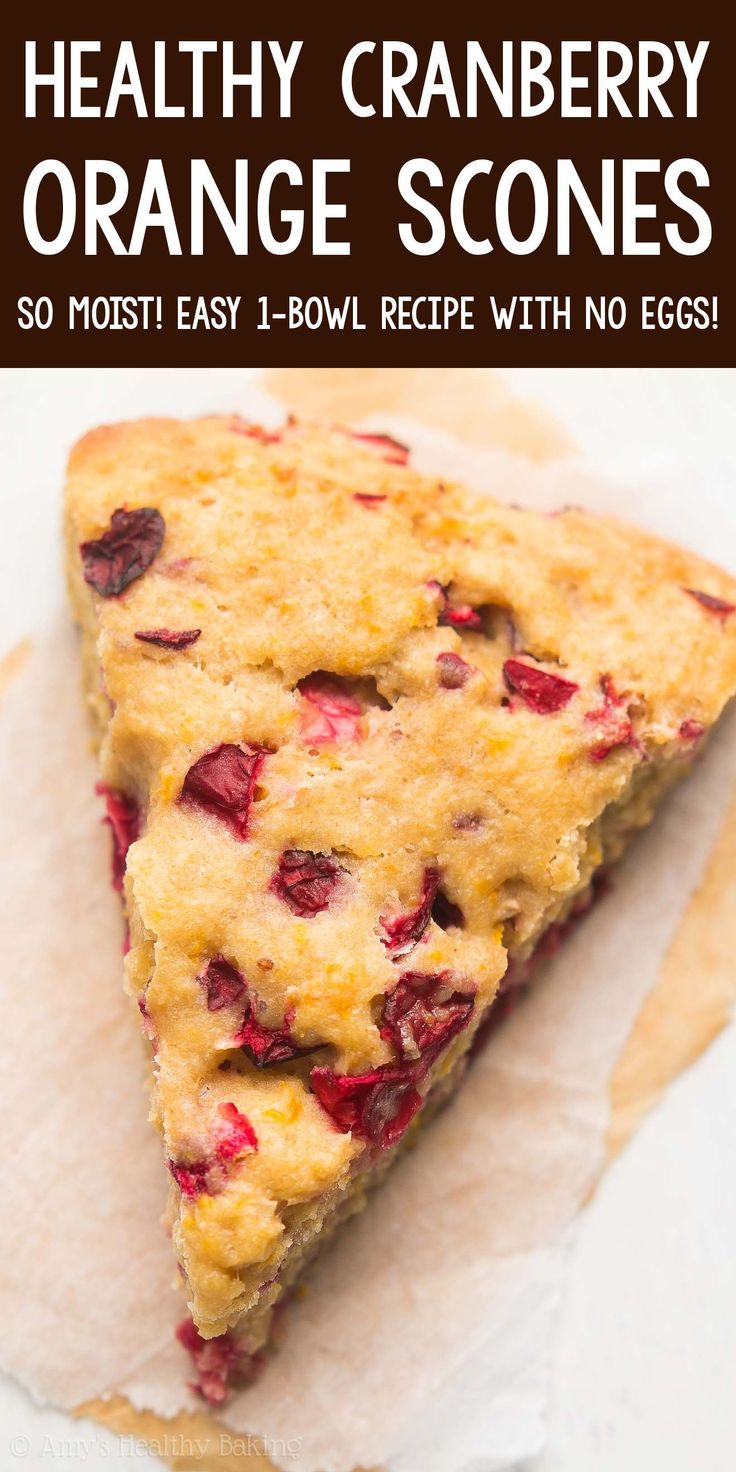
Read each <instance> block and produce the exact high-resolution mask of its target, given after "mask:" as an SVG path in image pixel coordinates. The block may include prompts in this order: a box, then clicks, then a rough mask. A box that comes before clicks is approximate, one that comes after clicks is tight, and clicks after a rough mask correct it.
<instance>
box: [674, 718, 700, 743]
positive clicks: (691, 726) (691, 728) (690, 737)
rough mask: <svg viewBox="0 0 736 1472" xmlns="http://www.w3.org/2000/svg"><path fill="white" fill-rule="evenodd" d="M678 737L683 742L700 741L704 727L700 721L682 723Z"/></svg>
mask: <svg viewBox="0 0 736 1472" xmlns="http://www.w3.org/2000/svg"><path fill="white" fill-rule="evenodd" d="M678 735H680V736H681V737H682V740H683V741H700V739H701V737H703V736H704V735H705V726H704V725H703V723H702V721H683V722H682V724H681V726H680V730H679V732H678Z"/></svg>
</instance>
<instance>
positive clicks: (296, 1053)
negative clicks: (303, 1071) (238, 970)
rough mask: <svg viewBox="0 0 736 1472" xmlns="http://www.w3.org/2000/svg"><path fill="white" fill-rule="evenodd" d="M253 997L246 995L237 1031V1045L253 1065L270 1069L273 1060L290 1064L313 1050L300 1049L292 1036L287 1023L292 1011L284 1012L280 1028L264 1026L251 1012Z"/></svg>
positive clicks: (235, 1040) (310, 1048)
mask: <svg viewBox="0 0 736 1472" xmlns="http://www.w3.org/2000/svg"><path fill="white" fill-rule="evenodd" d="M254 1002H255V999H254V998H252V997H249V999H248V1006H247V1008H246V1012H245V1016H244V1018H243V1022H242V1025H241V1027H240V1030H239V1031H238V1032H237V1033H236V1035H235V1038H234V1042H235V1045H236V1047H238V1048H242V1049H243V1052H244V1053H246V1054H247V1056H248V1057H249V1058H250V1060H251V1063H254V1064H255V1066H256V1068H271V1067H272V1065H273V1064H274V1063H290V1062H291V1060H292V1059H293V1058H301V1057H302V1056H303V1054H304V1053H312V1052H314V1048H313V1047H309V1048H300V1047H299V1044H298V1043H296V1042H295V1041H294V1039H293V1037H292V1035H291V1029H290V1024H291V1021H292V1019H293V1012H287V1013H286V1016H285V1017H284V1020H283V1023H282V1025H281V1027H264V1026H263V1024H262V1023H260V1022H258V1021H257V1020H256V1018H255V1017H254V1015H253V1012H254Z"/></svg>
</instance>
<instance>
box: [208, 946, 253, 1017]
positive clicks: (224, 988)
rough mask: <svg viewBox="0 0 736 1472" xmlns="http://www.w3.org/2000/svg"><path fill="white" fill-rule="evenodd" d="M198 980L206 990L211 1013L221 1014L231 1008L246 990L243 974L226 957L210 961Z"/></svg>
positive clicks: (215, 957)
mask: <svg viewBox="0 0 736 1472" xmlns="http://www.w3.org/2000/svg"><path fill="white" fill-rule="evenodd" d="M197 980H198V982H199V983H200V984H201V985H202V986H203V987H204V988H205V989H206V992H207V1010H208V1011H209V1012H221V1011H222V1008H223V1007H231V1006H232V1004H233V1002H237V1001H239V999H240V998H241V997H242V996H243V994H244V992H245V990H246V981H245V977H244V976H243V974H242V972H240V971H238V969H237V967H236V966H232V965H231V964H230V962H229V961H226V960H225V957H224V956H214V957H213V958H212V960H211V961H208V962H207V965H206V966H205V969H204V971H202V972H201V973H200V975H199V976H198V977H197Z"/></svg>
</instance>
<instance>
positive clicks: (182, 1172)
mask: <svg viewBox="0 0 736 1472" xmlns="http://www.w3.org/2000/svg"><path fill="white" fill-rule="evenodd" d="M167 1164H168V1167H169V1170H170V1171H171V1174H172V1176H173V1177H174V1180H175V1181H176V1184H177V1186H178V1187H179V1190H180V1191H181V1194H182V1196H186V1197H187V1199H188V1200H189V1201H193V1200H194V1198H195V1197H196V1196H201V1195H202V1194H203V1193H204V1192H207V1191H208V1190H209V1186H208V1183H207V1173H208V1171H209V1168H210V1163H209V1161H208V1160H192V1161H187V1162H184V1161H180V1160H169V1161H168V1162H167Z"/></svg>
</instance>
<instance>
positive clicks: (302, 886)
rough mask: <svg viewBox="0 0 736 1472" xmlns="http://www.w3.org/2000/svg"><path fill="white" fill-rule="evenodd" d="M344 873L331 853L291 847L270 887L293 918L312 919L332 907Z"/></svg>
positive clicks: (283, 856)
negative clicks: (330, 905)
mask: <svg viewBox="0 0 736 1472" xmlns="http://www.w3.org/2000/svg"><path fill="white" fill-rule="evenodd" d="M343 873H344V870H343V869H341V868H340V865H339V864H337V863H335V860H334V859H331V858H330V856H329V854H314V853H311V852H310V851H309V850H308V849H302V848H287V849H285V850H284V852H283V853H282V855H281V858H280V859H279V866H278V869H277V870H276V873H275V874H274V876H273V879H272V880H271V885H270V888H271V889H272V890H273V892H274V894H277V895H278V897H279V899H281V900H283V901H284V904H285V905H288V906H289V909H290V910H291V912H292V914H293V915H300V916H302V917H304V918H311V916H313V915H319V913H320V911H322V910H326V909H327V908H328V906H329V904H330V902H331V900H332V897H333V894H334V892H335V889H336V887H337V885H338V884H339V883H340V878H341V875H342V874H343Z"/></svg>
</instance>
